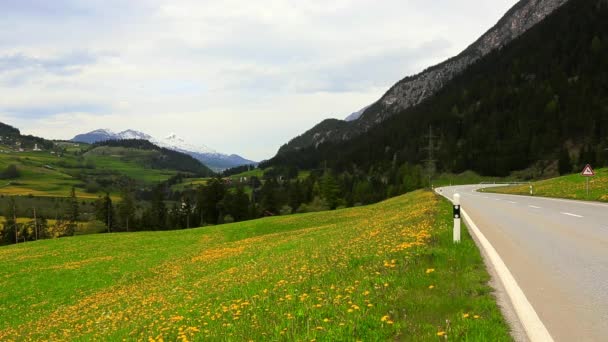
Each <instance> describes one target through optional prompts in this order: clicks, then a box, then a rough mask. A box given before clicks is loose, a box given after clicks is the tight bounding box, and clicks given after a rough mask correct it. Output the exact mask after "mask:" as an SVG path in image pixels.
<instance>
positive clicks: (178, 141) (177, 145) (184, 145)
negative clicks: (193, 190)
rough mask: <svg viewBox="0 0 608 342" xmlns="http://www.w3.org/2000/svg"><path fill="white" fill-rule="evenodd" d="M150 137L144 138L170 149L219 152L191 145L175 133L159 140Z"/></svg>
mask: <svg viewBox="0 0 608 342" xmlns="http://www.w3.org/2000/svg"><path fill="white" fill-rule="evenodd" d="M150 138H151V140H150V139H146V140H150V142H152V143H154V144H156V145H158V146H162V147H165V148H168V149H170V150H176V151H184V152H185V151H187V152H194V153H200V154H219V153H217V151H215V150H213V149H211V148H209V147H207V146H205V145H193V144H191V143H189V142H187V141H185V140H184V139H183V138H181V137H179V136H178V135H177V134H175V133H171V134H169V135H167V136H166V137H164V138H163V139H161V140H158V139H154V138H152V137H150ZM134 139H139V138H134ZM143 139H145V138H143Z"/></svg>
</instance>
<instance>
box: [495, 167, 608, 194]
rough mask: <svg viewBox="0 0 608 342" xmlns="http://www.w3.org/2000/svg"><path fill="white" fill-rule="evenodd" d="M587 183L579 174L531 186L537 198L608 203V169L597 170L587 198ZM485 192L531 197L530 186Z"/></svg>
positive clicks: (590, 183)
mask: <svg viewBox="0 0 608 342" xmlns="http://www.w3.org/2000/svg"><path fill="white" fill-rule="evenodd" d="M586 182H587V180H586V179H585V177H583V176H581V175H580V174H578V173H577V174H571V175H567V176H562V177H556V178H551V179H546V180H541V181H538V182H533V183H531V184H532V186H533V188H534V195H536V196H543V197H554V198H566V199H576V200H590V201H602V202H608V168H603V169H597V170H595V177H591V178H590V179H589V196H587V190H586ZM484 191H486V192H495V193H503V194H513V195H530V185H529V184H524V185H517V186H508V187H497V188H490V189H485V190H484Z"/></svg>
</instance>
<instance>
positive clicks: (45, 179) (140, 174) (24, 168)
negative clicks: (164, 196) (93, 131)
mask: <svg viewBox="0 0 608 342" xmlns="http://www.w3.org/2000/svg"><path fill="white" fill-rule="evenodd" d="M74 148H75V147H74ZM128 152H129V153H122V154H113V155H105V154H103V151H102V152H96V151H93V152H89V153H88V154H86V157H84V158H81V159H78V157H77V156H76V155H73V154H69V153H68V154H65V155H63V156H62V157H59V156H57V155H53V154H50V153H49V152H48V151H46V152H45V151H43V152H22V153H17V152H9V153H0V170H4V169H6V167H7V166H9V165H11V164H12V165H16V166H17V168H18V170H19V172H20V173H21V176H20V177H19V178H17V179H12V180H0V194H2V195H9V196H26V195H34V196H46V197H67V196H68V195H69V193H70V189H71V188H72V187H74V186H75V187H77V188H76V194H77V196H78V197H79V198H87V199H96V198H97V197H98V196H99V195H100V194H102V193H103V192H102V191H101V190H99V191H96V192H92V193H89V192H86V191H85V189H84V188H82V187H83V186H84V185H83V182H82V181H81V180H79V179H77V178H76V175H77V174H82V175H87V176H90V177H93V178H99V177H111V176H112V175H123V176H128V177H130V178H132V179H134V180H135V181H138V182H141V183H145V184H154V183H158V182H161V181H165V180H167V179H168V178H170V177H171V176H173V175H175V174H176V171H172V170H156V169H151V168H149V167H144V166H142V165H141V164H140V163H138V161H141V160H143V159H144V157H145V154H146V153H151V152H149V151H135V152H134V151H132V150H130V151H128ZM136 152H137V153H136ZM87 164H89V165H90V166H91V167H86V165H87ZM114 195H116V194H114ZM113 197H115V196H113Z"/></svg>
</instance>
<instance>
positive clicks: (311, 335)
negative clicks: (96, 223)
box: [0, 192, 510, 341]
mask: <svg viewBox="0 0 608 342" xmlns="http://www.w3.org/2000/svg"><path fill="white" fill-rule="evenodd" d="M0 265H2V267H1V268H0V288H2V291H0V317H2V320H0V340H3V341H5V340H9V341H10V340H83V341H84V340H92V339H96V340H110V341H114V340H122V339H123V338H124V339H126V340H155V341H160V340H166V341H175V340H179V341H186V340H220V341H230V340H234V341H241V340H253V341H292V340H309V341H310V340H317V341H344V340H352V341H355V340H366V341H378V340H383V341H386V340H430V341H437V340H444V337H443V336H442V334H447V335H448V336H449V339H453V340H468V341H503V340H510V337H509V334H508V328H507V326H506V325H505V323H504V321H503V319H502V317H501V315H500V312H499V310H498V308H497V305H496V303H495V301H494V298H493V296H492V294H491V289H490V288H489V287H488V285H487V281H488V279H489V276H488V274H487V273H486V271H485V269H484V265H483V263H482V260H481V257H480V255H479V252H478V250H477V249H476V247H475V244H474V243H473V242H472V241H471V239H470V237H468V235H466V233H465V234H464V236H463V242H462V243H461V244H459V245H453V244H452V242H451V206H450V204H449V203H447V202H446V201H445V200H442V199H440V198H439V197H438V196H435V195H434V194H432V193H430V192H415V193H410V194H407V195H404V196H400V197H398V198H395V199H391V200H388V201H385V202H382V203H379V204H376V205H372V206H366V207H358V208H352V209H345V210H339V211H331V212H321V213H311V214H302V215H292V216H282V217H273V218H266V219H261V220H255V221H248V222H242V223H235V224H229V225H221V226H215V227H206V228H199V229H191V230H180V231H168V232H142V233H122V234H100V235H88V236H82V237H74V238H62V239H57V240H47V241H38V242H33V243H27V244H21V245H17V246H7V247H2V248H0Z"/></svg>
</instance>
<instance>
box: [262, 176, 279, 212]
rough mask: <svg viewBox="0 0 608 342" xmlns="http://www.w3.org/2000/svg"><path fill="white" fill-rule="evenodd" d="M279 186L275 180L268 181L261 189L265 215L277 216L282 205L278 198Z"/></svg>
mask: <svg viewBox="0 0 608 342" xmlns="http://www.w3.org/2000/svg"><path fill="white" fill-rule="evenodd" d="M278 188H279V184H278V183H277V182H276V180H275V179H274V178H270V179H268V180H267V181H266V182H264V185H262V189H260V197H261V208H262V213H263V214H264V215H276V214H278V213H279V209H280V208H281V205H280V203H279V198H278V193H277V192H278Z"/></svg>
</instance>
